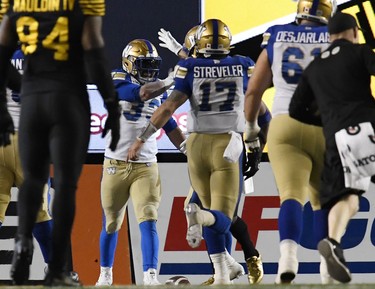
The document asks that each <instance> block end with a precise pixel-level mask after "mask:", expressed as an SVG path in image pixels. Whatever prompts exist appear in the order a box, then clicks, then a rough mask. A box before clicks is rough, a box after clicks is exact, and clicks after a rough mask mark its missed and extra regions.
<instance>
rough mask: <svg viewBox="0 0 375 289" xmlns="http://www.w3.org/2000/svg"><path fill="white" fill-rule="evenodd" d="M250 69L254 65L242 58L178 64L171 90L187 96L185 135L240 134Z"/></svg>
mask: <svg viewBox="0 0 375 289" xmlns="http://www.w3.org/2000/svg"><path fill="white" fill-rule="evenodd" d="M253 68H254V61H252V60H251V59H250V58H249V57H244V56H233V57H231V56H227V57H225V58H222V59H210V58H207V59H205V58H188V59H185V60H181V61H180V62H179V63H178V69H177V71H176V76H175V88H174V89H176V90H179V91H181V92H183V93H185V94H186V95H188V96H189V101H190V107H191V109H190V111H189V113H188V119H187V131H188V133H192V132H196V133H207V134H218V133H226V132H229V131H236V132H240V133H242V132H243V131H244V128H245V117H244V112H243V110H244V91H245V90H246V87H247V82H248V80H249V77H250V75H251V73H252V71H253Z"/></svg>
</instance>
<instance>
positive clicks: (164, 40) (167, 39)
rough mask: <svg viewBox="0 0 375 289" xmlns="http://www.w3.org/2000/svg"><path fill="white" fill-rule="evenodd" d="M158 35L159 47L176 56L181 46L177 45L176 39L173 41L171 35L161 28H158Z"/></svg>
mask: <svg viewBox="0 0 375 289" xmlns="http://www.w3.org/2000/svg"><path fill="white" fill-rule="evenodd" d="M158 35H159V40H160V41H161V43H159V45H160V46H161V47H164V48H167V49H169V50H170V51H172V52H173V53H174V54H176V55H178V52H179V51H180V50H181V49H182V45H181V44H180V43H178V41H177V40H176V39H174V37H173V36H172V34H171V33H170V32H169V31H166V30H164V29H163V28H160V31H159V32H158Z"/></svg>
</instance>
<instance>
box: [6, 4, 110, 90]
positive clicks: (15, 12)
mask: <svg viewBox="0 0 375 289" xmlns="http://www.w3.org/2000/svg"><path fill="white" fill-rule="evenodd" d="M1 1H2V5H1V12H3V11H4V10H5V11H7V12H6V14H7V15H8V17H9V19H10V21H11V23H12V26H13V27H14V29H16V31H17V35H18V38H19V42H20V46H21V50H22V52H23V53H24V55H25V65H24V85H25V86H24V87H27V88H28V91H30V90H29V89H31V90H32V91H42V90H46V89H50V88H51V85H52V86H53V87H54V88H56V87H55V85H58V86H59V87H60V88H63V87H65V88H66V87H71V86H72V85H73V86H74V84H75V83H77V85H81V86H82V85H83V84H84V83H86V82H85V73H84V65H83V48H82V44H81V39H82V30H83V24H84V19H85V17H88V16H103V15H104V13H105V0H1ZM7 6H9V8H8V7H7ZM37 78H43V79H44V80H45V82H46V83H44V82H43V83H41V84H40V85H39V84H38V85H35V83H33V85H31V82H34V81H35V80H36V79H37ZM67 84H68V86H66V85H67ZM29 85H30V86H33V87H29ZM46 86H47V87H46Z"/></svg>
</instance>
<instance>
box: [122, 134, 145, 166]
mask: <svg viewBox="0 0 375 289" xmlns="http://www.w3.org/2000/svg"><path fill="white" fill-rule="evenodd" d="M142 146H143V142H142V141H141V140H140V139H139V138H137V139H136V140H135V141H134V142H133V144H132V145H131V147H130V148H129V150H128V156H127V157H126V161H127V162H128V161H137V160H138V152H139V151H140V149H141V148H142Z"/></svg>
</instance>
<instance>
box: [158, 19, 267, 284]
mask: <svg viewBox="0 0 375 289" xmlns="http://www.w3.org/2000/svg"><path fill="white" fill-rule="evenodd" d="M198 27H199V25H196V26H194V27H192V28H191V29H189V31H188V32H187V33H186V35H185V39H184V43H183V45H181V44H180V43H179V42H178V41H177V40H176V39H175V38H174V37H173V36H172V34H171V33H170V32H169V31H166V30H165V29H163V28H161V29H160V31H159V32H158V35H159V40H160V41H161V43H160V44H159V45H160V46H161V47H165V48H167V49H169V50H170V51H172V52H173V53H174V54H176V55H177V56H178V57H180V58H181V59H186V58H187V57H189V56H191V57H196V51H195V34H196V32H197V29H198ZM250 74H251V71H250V73H249V76H250ZM244 84H245V85H244V90H245V91H246V88H247V82H245V83H244ZM270 120H271V113H270V112H269V110H268V108H267V106H266V105H265V104H264V103H262V107H261V112H260V113H259V117H258V124H259V126H260V127H261V133H262V135H263V136H264V137H263V139H262V140H263V146H262V149H261V150H260V151H259V152H251V153H249V154H244V160H243V165H244V171H243V173H244V175H246V176H245V179H247V178H250V177H252V176H253V175H255V173H256V172H257V171H258V169H259V163H260V159H261V153H262V150H263V148H264V144H265V142H266V137H267V131H268V126H269V122H270ZM240 195H242V192H240ZM239 201H240V198H238V202H239ZM189 202H196V203H198V204H199V205H200V201H199V198H198V197H197V196H196V192H194V191H193V190H192V189H191V190H190V191H189V194H188V196H187V198H186V201H185V203H186V204H187V203H189ZM228 234H229V236H227V239H226V240H227V242H226V248H227V251H228V252H229V253H230V249H231V245H232V235H233V237H234V238H236V240H237V241H238V242H239V243H240V245H241V248H242V251H243V253H244V258H245V261H246V266H247V269H248V280H249V283H250V284H258V283H260V282H261V281H262V279H263V275H264V272H263V263H262V258H261V255H260V254H259V252H258V250H257V249H256V248H255V246H254V244H253V242H252V241H251V238H250V233H249V231H248V228H247V224H246V222H245V221H244V220H243V219H242V218H241V217H240V216H238V215H237V209H236V211H235V216H234V217H233V220H232V224H231V227H230V231H229V232H228ZM214 281H215V279H214V277H210V278H209V279H208V280H207V281H205V282H203V283H202V285H211V284H213V283H214Z"/></svg>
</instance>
